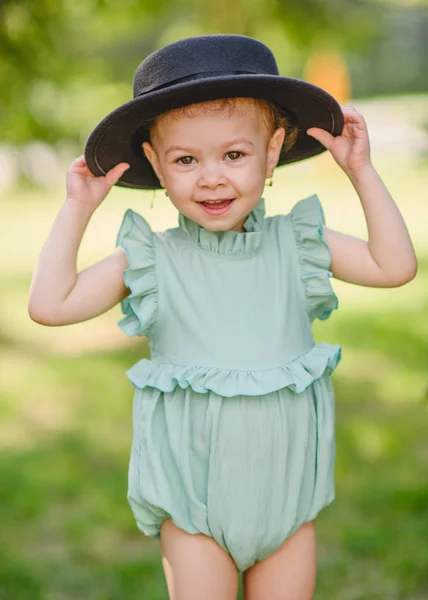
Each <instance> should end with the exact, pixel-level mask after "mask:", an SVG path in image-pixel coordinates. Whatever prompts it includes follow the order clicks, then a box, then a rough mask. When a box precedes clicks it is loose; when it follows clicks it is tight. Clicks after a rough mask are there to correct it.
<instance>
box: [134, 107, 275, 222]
mask: <svg viewBox="0 0 428 600" xmlns="http://www.w3.org/2000/svg"><path fill="white" fill-rule="evenodd" d="M220 102H221V101H220ZM234 102H235V104H234V105H233V106H230V105H229V106H227V107H226V108H225V107H224V105H220V106H219V102H218V101H214V102H205V103H201V104H197V105H192V106H191V113H190V115H189V114H186V111H179V110H175V111H172V112H168V113H165V114H163V115H161V116H160V117H158V119H157V120H156V124H155V128H154V131H152V144H149V143H148V142H144V144H143V148H144V151H145V154H146V156H147V158H148V160H149V161H150V162H151V164H152V166H153V169H154V170H155V172H156V174H157V176H158V178H159V180H160V182H161V184H162V186H163V187H165V188H166V190H167V192H168V195H169V198H170V200H171V202H172V203H173V204H174V206H175V207H176V208H177V209H178V210H179V211H180V212H181V213H183V214H184V215H185V216H186V217H188V218H189V219H191V220H192V221H195V222H196V223H198V224H199V225H201V226H202V227H204V228H205V229H209V230H211V231H225V230H227V229H233V230H236V231H244V229H243V224H244V222H245V220H246V218H247V216H248V215H249V213H250V212H251V211H252V209H253V208H254V207H255V205H256V204H257V203H258V201H259V200H260V198H261V196H262V193H263V189H264V185H265V179H266V177H271V176H272V173H273V170H274V168H275V166H276V164H277V162H278V158H279V153H280V150H281V146H282V142H283V140H284V134H285V132H284V129H277V130H276V131H275V132H274V133H272V132H271V131H269V128H268V125H267V122H266V118H265V115H264V114H263V113H262V111H261V109H260V108H259V107H258V105H257V103H256V102H254V101H252V100H251V99H245V98H242V99H241V98H239V99H235V101H234Z"/></svg>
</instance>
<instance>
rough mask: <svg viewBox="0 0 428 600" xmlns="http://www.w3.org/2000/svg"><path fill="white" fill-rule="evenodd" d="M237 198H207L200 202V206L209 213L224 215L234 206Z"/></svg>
mask: <svg viewBox="0 0 428 600" xmlns="http://www.w3.org/2000/svg"><path fill="white" fill-rule="evenodd" d="M234 200H235V198H230V199H228V200H207V201H205V202H200V203H199V204H200V206H201V208H202V210H203V211H204V212H206V213H208V214H209V215H222V214H224V213H225V212H227V211H228V210H229V208H230V207H231V206H232V204H233V202H234Z"/></svg>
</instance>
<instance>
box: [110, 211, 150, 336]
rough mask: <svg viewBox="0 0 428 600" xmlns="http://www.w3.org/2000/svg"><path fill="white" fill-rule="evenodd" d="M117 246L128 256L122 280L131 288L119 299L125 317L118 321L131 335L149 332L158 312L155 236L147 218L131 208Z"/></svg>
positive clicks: (126, 214) (123, 222) (124, 217)
mask: <svg viewBox="0 0 428 600" xmlns="http://www.w3.org/2000/svg"><path fill="white" fill-rule="evenodd" d="M116 246H122V247H123V248H124V249H125V252H126V255H127V257H128V268H127V269H126V270H125V271H124V272H123V280H124V282H125V285H126V286H127V287H128V288H129V289H130V290H131V293H130V294H129V296H127V297H126V298H125V299H124V300H122V301H121V303H120V304H121V308H122V312H123V314H124V315H125V317H124V318H123V319H121V320H120V321H119V322H118V325H119V327H120V328H121V329H122V330H123V331H124V332H125V333H126V334H127V335H129V336H132V335H147V332H148V330H149V329H150V327H151V326H152V325H153V324H154V322H155V321H156V317H157V312H158V294H157V285H156V269H155V244H154V236H153V232H152V230H151V229H150V226H149V224H148V223H147V221H146V220H145V219H144V218H143V217H142V216H141V215H139V214H138V213H136V212H134V211H133V210H131V209H128V210H127V211H126V213H125V214H124V216H123V220H122V223H121V225H120V228H119V232H118V234H117V239H116Z"/></svg>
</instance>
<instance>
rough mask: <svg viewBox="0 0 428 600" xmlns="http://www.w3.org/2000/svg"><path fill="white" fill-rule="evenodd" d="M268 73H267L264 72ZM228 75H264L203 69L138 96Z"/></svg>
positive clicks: (149, 89)
mask: <svg viewBox="0 0 428 600" xmlns="http://www.w3.org/2000/svg"><path fill="white" fill-rule="evenodd" d="M264 74H265V75H266V73H264ZM227 75H263V73H256V72H254V71H201V72H200V73H192V74H191V75H186V76H185V77H179V78H178V79H172V80H171V81H168V82H167V83H163V84H162V85H157V86H153V87H150V88H148V89H145V90H144V91H143V92H140V93H139V94H137V97H138V96H144V95H145V94H148V93H149V92H154V91H156V90H162V89H163V88H167V87H171V86H172V85H177V84H178V83H184V82H186V81H195V80H197V79H206V78H207V77H208V78H209V77H224V76H227Z"/></svg>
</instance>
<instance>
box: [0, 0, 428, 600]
mask: <svg viewBox="0 0 428 600" xmlns="http://www.w3.org/2000/svg"><path fill="white" fill-rule="evenodd" d="M427 32H428V2H423V1H422V0H421V1H419V2H417V1H413V2H412V1H410V0H409V1H404V0H402V1H401V2H400V1H398V0H397V1H395V2H389V1H387V0H384V1H381V0H379V1H378V2H376V1H373V2H368V1H364V0H299V2H296V1H295V0H247V1H245V2H244V1H243V0H235V1H234V2H226V1H225V0H216V1H215V2H214V1H213V0H204V2H196V1H195V0H175V2H171V0H157V1H156V2H148V1H147V0H121V2H115V1H113V0H56V1H55V0H27V1H26V2H23V1H21V0H3V1H2V3H1V5H0V92H1V94H0V206H1V221H0V235H1V240H2V252H1V253H0V269H1V279H0V286H1V293H0V309H1V310H0V327H1V329H0V352H1V357H0V368H1V378H0V393H1V403H0V411H1V420H0V445H1V454H0V505H1V514H2V519H1V528H0V599H1V600H3V599H4V600H27V599H28V600H30V599H31V600H39V599H40V600H72V599H76V598H79V599H81V598H85V599H86V598H87V599H90V600H107V599H108V600H119V599H120V600H122V599H124V598H126V599H128V600H132V599H140V600H161V599H164V598H167V591H166V585H165V582H164V576H163V571H162V566H161V560H160V550H159V546H158V543H157V542H155V541H154V540H152V539H150V538H147V537H145V536H143V534H141V533H139V532H138V531H137V529H136V526H135V522H134V520H133V517H132V514H131V511H130V509H129V507H128V505H127V501H126V488H127V466H128V455H129V448H130V441H131V432H132V423H131V404H132V386H131V384H130V383H129V382H128V380H127V378H126V376H125V373H124V371H125V370H126V369H127V368H128V367H129V366H130V365H132V364H133V363H134V362H136V361H137V360H138V359H140V358H141V357H143V356H146V357H147V356H148V348H147V344H146V340H145V338H139V339H136V340H134V339H130V338H127V337H126V336H125V335H124V334H123V333H122V332H121V331H120V330H119V328H118V327H117V324H116V323H117V321H118V320H119V318H120V317H121V314H120V308H119V307H115V308H114V309H112V310H111V311H109V312H108V313H106V314H104V315H102V316H101V317H98V318H97V319H94V320H92V321H89V322H87V323H84V324H77V325H72V326H67V327H59V328H54V327H53V328H51V327H43V326H41V325H37V324H36V323H34V322H32V321H31V320H30V318H29V317H28V314H27V296H28V289H29V285H30V280H31V275H32V272H33V270H34V267H35V264H36V261H37V259H38V256H39V253H40V250H41V247H42V244H43V242H44V240H45V239H46V236H47V234H48V232H49V230H50V227H51V225H52V223H53V220H54V219H55V217H56V214H57V212H58V210H59V208H60V206H61V204H62V202H63V201H64V198H65V174H66V170H67V167H68V165H69V163H70V162H71V160H73V159H74V158H75V157H76V156H78V155H80V154H81V153H82V151H83V146H84V143H85V140H86V138H87V136H88V135H89V133H90V132H91V130H92V129H93V127H94V126H95V125H96V124H97V123H98V122H99V121H100V120H101V119H102V118H103V117H104V116H105V115H106V114H107V113H108V112H109V111H111V110H113V109H114V108H116V106H118V105H119V104H121V103H123V102H126V101H127V100H129V99H130V98H131V97H132V77H133V74H134V71H135V69H136V67H137V66H138V64H139V63H140V62H141V60H143V58H144V57H145V56H146V55H147V54H148V53H149V52H151V51H152V50H154V49H156V48H158V47H160V46H162V45H164V44H166V43H169V42H172V41H174V40H177V39H179V38H182V37H186V36H189V35H198V34H204V33H240V34H245V35H249V36H253V37H256V38H258V39H260V40H261V41H263V42H265V43H267V44H268V45H269V46H270V47H271V49H272V50H273V52H274V53H275V55H276V57H277V61H278V65H279V69H280V73H281V74H282V75H287V76H292V77H299V78H300V77H301V78H306V79H308V80H309V81H312V82H313V83H316V84H318V85H320V86H322V87H324V88H325V89H327V90H328V91H330V93H332V94H333V95H334V96H335V97H336V98H337V99H338V100H339V102H340V103H341V104H352V105H353V106H355V107H356V108H357V109H358V110H360V111H361V112H362V113H363V115H364V116H365V118H366V121H367V123H368V127H369V132H370V137H371V147H372V158H373V161H374V164H375V166H376V168H377V169H378V171H379V172H380V174H381V176H382V177H383V178H384V181H385V182H386V184H387V186H388V188H389V189H390V191H391V193H392V194H393V196H394V198H395V200H396V202H397V204H398V206H399V209H400V211H401V213H402V215H403V217H404V219H405V221H406V223H407V226H408V229H409V231H410V234H411V236H412V239H413V242H414V245H415V248H416V251H417V255H418V260H419V272H418V275H417V277H416V278H415V279H414V280H413V281H412V282H411V283H409V284H407V285H405V286H403V287H401V288H395V289H388V290H385V289H369V288H363V287H359V286H353V285H350V284H345V283H343V282H340V281H336V280H333V281H332V282H333V285H334V288H335V291H336V293H337V295H338V297H339V303H340V308H339V310H338V311H336V312H335V313H333V314H332V316H331V318H330V319H329V320H328V321H326V322H322V323H321V322H316V323H315V324H314V333H315V338H316V340H317V341H322V340H325V341H328V342H330V343H338V344H341V345H342V346H343V359H342V362H341V364H340V365H339V368H338V369H337V371H336V372H335V373H334V376H333V380H334V384H335V389H336V401H337V413H336V416H337V466H336V476H337V499H336V500H335V502H334V503H333V505H332V506H331V507H329V508H327V509H325V511H324V512H322V513H321V514H320V516H319V518H318V521H317V522H318V540H319V577H318V581H319V583H318V590H317V595H316V598H317V599H318V600H327V599H328V600H336V599H340V600H343V599H346V600H366V599H367V600H369V599H388V600H403V599H407V600H423V599H424V600H426V598H428V514H427V507H428V485H427V459H428V445H427V397H428V293H427V292H428V285H427V282H428V235H427V230H428V201H427V189H428V60H427V59H428V35H427ZM314 192H316V193H318V195H319V197H320V199H321V202H322V203H323V206H324V209H325V215H326V221H327V225H328V226H329V227H331V228H333V229H339V230H340V231H343V232H345V233H348V234H351V235H356V236H360V237H363V238H366V235H367V231H366V226H365V220H364V215H363V212H362V209H361V206H360V203H359V200H358V197H357V196H356V194H355V192H354V190H353V188H352V186H351V184H350V183H349V181H348V180H347V178H346V176H345V175H344V174H343V173H342V172H341V170H340V169H339V167H337V165H336V164H335V163H334V161H333V160H332V159H331V157H330V156H328V155H327V154H323V155H321V156H318V157H316V158H314V159H311V160H310V161H304V162H302V163H300V164H297V165H292V166H288V167H284V168H282V169H279V170H278V171H277V172H276V174H275V182H274V186H273V187H272V188H267V191H266V203H267V213H268V214H275V213H278V212H282V213H287V212H289V210H290V209H291V207H292V206H293V205H294V203H295V202H297V201H298V200H299V199H301V198H303V197H306V196H308V195H310V194H312V193H314ZM152 204H153V208H151V205H152ZM129 207H131V208H133V209H134V210H136V211H138V212H140V213H141V214H142V215H143V216H144V217H145V218H146V219H148V221H149V222H150V224H151V225H152V227H153V228H154V229H155V230H158V229H164V228H166V227H171V226H175V224H176V221H177V213H176V211H175V209H174V208H173V207H172V206H171V205H170V204H169V201H168V198H166V197H165V196H164V195H163V194H159V193H153V192H141V191H135V190H123V189H119V188H115V189H113V190H112V192H111V193H110V195H109V196H108V198H107V199H106V200H105V202H104V203H103V204H102V205H101V207H100V208H99V209H98V211H97V212H96V214H95V215H94V217H93V219H92V220H91V223H90V224H89V227H88V229H87V232H86V234H85V237H84V240H83V243H82V246H81V251H80V254H79V261H78V262H79V269H81V268H85V267H86V266H88V265H89V264H91V263H93V262H94V261H97V260H100V259H101V258H103V257H104V256H105V255H106V254H108V253H110V252H111V251H112V250H113V248H114V245H115V238H116V233H117V230H118V227H119V224H120V221H121V218H122V215H123V213H124V211H125V210H126V209H127V208H129ZM94 293H95V294H96V293H98V291H97V290H94Z"/></svg>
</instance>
